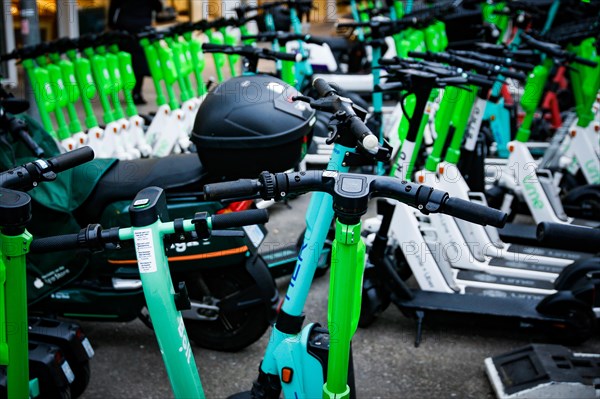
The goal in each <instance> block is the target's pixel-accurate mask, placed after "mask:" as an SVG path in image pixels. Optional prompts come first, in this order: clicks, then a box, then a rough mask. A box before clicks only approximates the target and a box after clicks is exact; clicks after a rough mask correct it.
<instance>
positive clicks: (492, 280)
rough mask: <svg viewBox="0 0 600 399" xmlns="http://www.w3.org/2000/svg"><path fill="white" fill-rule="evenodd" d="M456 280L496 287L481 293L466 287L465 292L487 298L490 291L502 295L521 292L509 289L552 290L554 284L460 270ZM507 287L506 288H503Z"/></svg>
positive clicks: (531, 279) (490, 293)
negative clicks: (484, 295) (482, 295)
mask: <svg viewBox="0 0 600 399" xmlns="http://www.w3.org/2000/svg"><path fill="white" fill-rule="evenodd" d="M456 279H457V280H459V281H461V282H463V283H467V284H468V283H469V282H471V283H487V284H494V285H498V286H499V287H501V288H499V289H498V290H494V289H484V290H483V291H481V292H480V291H478V290H476V289H475V288H474V287H467V288H466V289H465V292H467V293H473V294H486V293H487V294H488V296H491V295H492V291H499V292H500V294H496V295H494V296H497V295H502V293H504V292H522V291H520V290H512V291H511V290H510V287H520V288H527V289H529V288H533V289H540V290H554V283H552V282H550V281H546V280H539V279H533V278H522V277H512V276H500V275H494V274H490V273H483V272H478V271H472V270H460V271H459V272H458V274H457V276H456ZM504 287H508V288H506V289H505V288H504Z"/></svg>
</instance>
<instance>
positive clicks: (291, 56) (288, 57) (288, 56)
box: [266, 51, 302, 61]
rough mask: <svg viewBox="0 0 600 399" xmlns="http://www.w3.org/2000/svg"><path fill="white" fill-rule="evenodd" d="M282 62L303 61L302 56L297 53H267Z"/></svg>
mask: <svg viewBox="0 0 600 399" xmlns="http://www.w3.org/2000/svg"><path fill="white" fill-rule="evenodd" d="M266 54H268V55H271V56H273V57H275V58H277V59H279V60H282V61H301V60H302V55H301V54H297V53H284V52H281V51H273V52H269V53H266Z"/></svg>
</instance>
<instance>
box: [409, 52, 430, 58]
mask: <svg viewBox="0 0 600 399" xmlns="http://www.w3.org/2000/svg"><path fill="white" fill-rule="evenodd" d="M429 55H430V53H424V52H422V51H409V52H408V56H409V57H412V58H423V59H431V57H430V56H429Z"/></svg>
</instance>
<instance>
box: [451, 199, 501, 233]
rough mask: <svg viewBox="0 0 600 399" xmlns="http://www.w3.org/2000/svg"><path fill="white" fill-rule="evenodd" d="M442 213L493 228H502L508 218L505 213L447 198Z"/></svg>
mask: <svg viewBox="0 0 600 399" xmlns="http://www.w3.org/2000/svg"><path fill="white" fill-rule="evenodd" d="M442 212H443V213H445V214H447V215H450V216H454V217H457V218H459V219H463V220H466V221H468V222H472V223H476V224H480V225H482V226H485V225H490V226H494V227H504V224H505V223H506V218H507V217H508V215H507V214H506V213H505V212H502V211H499V210H497V209H494V208H489V207H487V206H484V205H480V204H476V203H474V202H470V201H465V200H463V199H460V198H449V199H448V200H447V201H446V203H445V204H444V207H443V208H442Z"/></svg>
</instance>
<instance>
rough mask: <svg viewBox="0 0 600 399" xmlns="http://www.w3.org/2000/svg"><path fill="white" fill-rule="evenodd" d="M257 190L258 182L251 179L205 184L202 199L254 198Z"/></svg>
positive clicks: (258, 187) (258, 188)
mask: <svg viewBox="0 0 600 399" xmlns="http://www.w3.org/2000/svg"><path fill="white" fill-rule="evenodd" d="M259 190H260V184H259V182H258V181H257V180H253V179H240V180H236V181H229V182H222V183H214V184H206V185H205V186H204V199H205V200H207V201H218V200H222V199H231V198H254V197H257V194H258V192H259Z"/></svg>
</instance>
